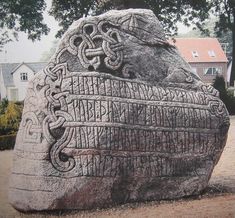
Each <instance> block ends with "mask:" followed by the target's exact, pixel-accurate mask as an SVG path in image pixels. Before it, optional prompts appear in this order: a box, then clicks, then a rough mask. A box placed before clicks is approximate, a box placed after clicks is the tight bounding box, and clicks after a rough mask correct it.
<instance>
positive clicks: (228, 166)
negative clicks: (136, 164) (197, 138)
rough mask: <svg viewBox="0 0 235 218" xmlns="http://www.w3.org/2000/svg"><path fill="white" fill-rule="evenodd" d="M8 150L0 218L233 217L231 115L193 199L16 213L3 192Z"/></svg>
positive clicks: (5, 156) (6, 162)
mask: <svg viewBox="0 0 235 218" xmlns="http://www.w3.org/2000/svg"><path fill="white" fill-rule="evenodd" d="M11 160H12V151H2V152H0V217H1V218H12V217H17V218H18V217H22V218H23V217H35V218H41V217H42V218H46V217H50V218H51V217H66V218H76V217H78V218H79V217H91V218H95V217H102V218H103V217H104V218H106V217H117V218H121V217H128V218H136V217H137V218H139V217H141V218H145V217H167V218H169V217H174V218H175V217H185V218H186V217H187V218H188V217H193V218H194V217H213V218H214V217H218V218H225V217H231V218H235V116H232V117H231V126H230V129H229V136H228V140H227V144H226V147H225V149H224V151H223V154H222V156H221V159H220V161H219V163H218V164H217V166H216V167H215V169H214V172H213V174H212V177H211V180H210V182H209V186H208V188H207V189H206V190H205V192H204V193H203V194H202V195H200V196H197V197H190V198H185V199H180V200H177V201H160V202H159V201H153V202H147V203H133V204H126V205H121V206H118V207H114V208H110V209H104V210H94V211H65V212H53V213H47V214H46V213H34V214H23V213H19V212H18V211H16V210H15V209H13V208H12V207H11V205H9V204H8V201H7V189H8V181H9V174H10V169H11Z"/></svg>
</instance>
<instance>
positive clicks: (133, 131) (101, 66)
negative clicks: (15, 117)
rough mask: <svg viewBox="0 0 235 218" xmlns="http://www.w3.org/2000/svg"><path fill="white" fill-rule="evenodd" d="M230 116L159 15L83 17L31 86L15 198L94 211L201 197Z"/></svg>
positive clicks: (41, 206)
mask: <svg viewBox="0 0 235 218" xmlns="http://www.w3.org/2000/svg"><path fill="white" fill-rule="evenodd" d="M228 127H229V116H228V112H227V110H226V108H225V106H224V104H223V103H222V102H221V100H220V99H219V98H218V92H217V91H216V90H215V89H213V88H212V87H210V86H208V85H206V84H203V83H202V81H201V79H200V78H199V77H198V76H197V75H195V74H194V73H193V72H192V70H191V68H190V66H189V65H188V64H187V63H186V62H185V60H184V59H183V58H182V57H181V56H180V55H179V53H178V51H177V50H176V48H175V47H174V46H172V45H170V44H169V43H168V42H167V41H166V39H165V36H164V33H163V29H162V27H161V26H160V24H159V22H158V20H157V18H156V17H155V16H154V14H153V13H152V11H149V10H142V9H138V10H133V9H130V10H124V11H110V12H108V13H105V14H103V15H100V16H97V17H89V18H85V19H80V20H78V21H77V22H75V23H74V24H73V25H72V26H71V27H70V28H69V30H68V31H67V32H66V33H65V35H64V37H63V39H62V40H61V43H60V45H59V47H58V49H57V51H56V53H55V55H54V56H53V58H52V59H51V60H50V62H49V63H48V66H47V67H46V68H45V69H44V70H42V71H41V72H40V73H38V74H36V77H35V78H34V79H33V80H32V81H31V82H30V84H29V87H28V94H27V97H26V99H25V106H24V111H23V117H22V122H21V125H20V128H19V132H18V135H17V141H16V146H15V150H14V163H13V169H12V175H11V182H10V191H9V199H10V202H11V204H12V205H13V206H14V207H15V208H16V209H19V210H23V211H30V210H53V209H89V208H95V207H106V206H110V205H113V204H117V203H125V202H132V201H146V200H158V199H175V198H180V197H183V196H188V195H192V194H198V193H200V192H201V191H202V190H203V189H204V188H205V187H206V186H207V183H208V180H209V179H210V176H211V173H212V170H213V168H214V166H215V164H216V163H217V162H218V160H219V157H220V155H221V153H222V150H223V148H224V145H225V143H226V137H227V130H228Z"/></svg>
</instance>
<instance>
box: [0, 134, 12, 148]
mask: <svg viewBox="0 0 235 218" xmlns="http://www.w3.org/2000/svg"><path fill="white" fill-rule="evenodd" d="M15 141H16V134H11V135H3V136H0V151H3V150H9V149H13V148H14V146H15Z"/></svg>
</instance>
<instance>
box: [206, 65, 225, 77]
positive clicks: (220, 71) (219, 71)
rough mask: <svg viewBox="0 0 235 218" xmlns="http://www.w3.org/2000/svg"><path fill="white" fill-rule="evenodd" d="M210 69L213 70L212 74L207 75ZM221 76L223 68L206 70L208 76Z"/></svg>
mask: <svg viewBox="0 0 235 218" xmlns="http://www.w3.org/2000/svg"><path fill="white" fill-rule="evenodd" d="M209 69H212V74H208V73H207V72H208V70H209ZM216 72H217V73H216ZM220 74H222V67H207V68H204V75H206V76H215V75H220Z"/></svg>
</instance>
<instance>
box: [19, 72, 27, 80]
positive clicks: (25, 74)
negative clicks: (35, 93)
mask: <svg viewBox="0 0 235 218" xmlns="http://www.w3.org/2000/svg"><path fill="white" fill-rule="evenodd" d="M20 80H21V81H22V82H27V81H28V73H27V72H22V73H20Z"/></svg>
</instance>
